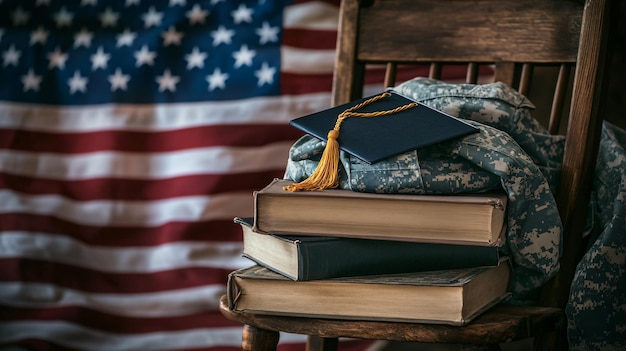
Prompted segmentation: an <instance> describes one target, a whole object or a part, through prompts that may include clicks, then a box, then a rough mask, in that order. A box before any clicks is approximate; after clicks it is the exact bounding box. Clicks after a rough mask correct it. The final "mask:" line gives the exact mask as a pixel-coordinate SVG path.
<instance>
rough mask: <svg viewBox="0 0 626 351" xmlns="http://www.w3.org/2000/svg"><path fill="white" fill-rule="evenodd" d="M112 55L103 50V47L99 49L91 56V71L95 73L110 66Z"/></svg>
mask: <svg viewBox="0 0 626 351" xmlns="http://www.w3.org/2000/svg"><path fill="white" fill-rule="evenodd" d="M110 58H111V55H109V54H107V53H106V52H104V51H103V50H102V46H101V47H99V48H98V51H96V53H95V54H93V55H91V69H92V70H93V71H95V70H97V69H98V68H102V69H106V68H107V65H108V64H109V59H110Z"/></svg>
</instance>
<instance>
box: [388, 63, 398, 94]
mask: <svg viewBox="0 0 626 351" xmlns="http://www.w3.org/2000/svg"><path fill="white" fill-rule="evenodd" d="M397 71H398V65H397V64H396V63H395V62H388V63H387V68H386V69H385V88H389V87H392V86H394V85H396V73H397Z"/></svg>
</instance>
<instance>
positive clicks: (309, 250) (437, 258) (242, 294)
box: [227, 179, 511, 325]
mask: <svg viewBox="0 0 626 351" xmlns="http://www.w3.org/2000/svg"><path fill="white" fill-rule="evenodd" d="M288 184H291V181H289V180H284V179H275V180H274V181H272V182H271V183H270V184H269V185H268V186H266V187H265V188H264V189H262V190H259V191H256V192H255V193H254V206H255V213H254V217H253V218H235V222H236V223H238V224H240V225H241V228H242V230H243V255H244V256H246V257H248V258H250V259H251V260H253V261H254V262H255V263H256V264H255V265H253V266H251V267H247V268H243V269H240V270H237V271H234V272H232V273H231V274H230V276H229V280H228V287H227V288H228V302H229V305H230V308H231V309H232V310H236V311H247V312H250V313H259V314H272V315H289V316H308V317H320V318H324V317H327V318H338V319H357V320H387V321H410V322H428V323H444V324H453V325H464V324H467V323H468V322H470V321H471V320H472V319H473V318H475V317H476V316H477V315H479V314H480V313H482V312H483V311H485V310H486V309H488V308H490V307H491V306H493V305H494V304H496V303H498V302H499V301H501V300H502V299H503V298H505V297H506V296H507V289H508V285H509V280H510V275H511V268H510V263H509V261H508V258H507V257H503V256H501V255H500V246H501V245H502V243H503V240H504V232H505V227H506V225H505V223H506V204H507V198H506V195H504V194H501V193H489V194H473V195H469V194H463V195H403V194H371V193H359V192H353V191H349V190H340V189H329V190H323V191H303V192H289V191H286V190H283V187H284V186H285V185H288Z"/></svg>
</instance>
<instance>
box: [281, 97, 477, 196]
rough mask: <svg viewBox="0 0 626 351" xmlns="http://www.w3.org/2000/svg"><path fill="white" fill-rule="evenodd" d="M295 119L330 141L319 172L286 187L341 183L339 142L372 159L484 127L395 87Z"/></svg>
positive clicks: (319, 187) (296, 123)
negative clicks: (477, 126)
mask: <svg viewBox="0 0 626 351" xmlns="http://www.w3.org/2000/svg"><path fill="white" fill-rule="evenodd" d="M290 124H291V125H292V126H294V127H296V128H298V129H300V130H302V131H304V132H306V133H308V134H310V135H313V136H315V137H317V138H319V139H322V140H324V141H326V147H325V149H324V153H323V154H322V158H321V159H320V162H319V164H318V166H317V168H316V169H315V171H314V172H313V174H311V176H310V177H309V178H307V179H305V180H304V181H302V182H300V183H296V184H292V185H290V186H289V187H286V190H289V191H298V190H322V189H327V188H336V187H337V185H338V170H339V148H341V149H342V150H344V151H346V152H348V153H350V154H351V155H354V156H356V157H358V158H359V159H361V160H363V161H365V162H367V163H369V164H372V163H376V162H378V161H381V160H384V159H386V158H389V157H392V156H395V155H398V154H401V153H404V152H407V151H410V150H415V149H419V148H422V147H425V146H429V145H433V144H436V143H439V142H442V141H446V140H449V139H452V138H456V137H460V136H464V135H467V134H470V133H475V132H477V131H478V128H476V127H474V126H472V125H470V124H468V123H467V122H465V121H463V120H461V119H459V118H456V117H453V116H451V115H448V114H446V113H443V112H441V111H438V110H435V109H433V108H431V107H428V106H426V105H422V104H418V103H417V102H415V101H413V100H411V99H409V98H407V97H404V96H402V95H399V94H397V93H395V92H393V91H392V90H387V91H385V92H383V93H381V94H379V95H374V96H370V97H366V98H363V99H360V100H355V101H352V102H349V103H347V104H343V105H339V106H335V107H333V108H330V109H327V110H323V111H320V112H316V113H313V114H310V115H306V116H303V117H299V118H296V119H294V120H292V121H291V122H290ZM340 129H341V133H340V132H339V131H340Z"/></svg>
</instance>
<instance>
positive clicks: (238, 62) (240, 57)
mask: <svg viewBox="0 0 626 351" xmlns="http://www.w3.org/2000/svg"><path fill="white" fill-rule="evenodd" d="M255 55H256V51H254V50H250V49H248V46H247V45H245V44H244V45H241V48H240V49H239V51H235V52H234V53H233V57H234V58H235V68H239V67H241V66H243V65H246V66H252V58H254V56H255Z"/></svg>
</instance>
